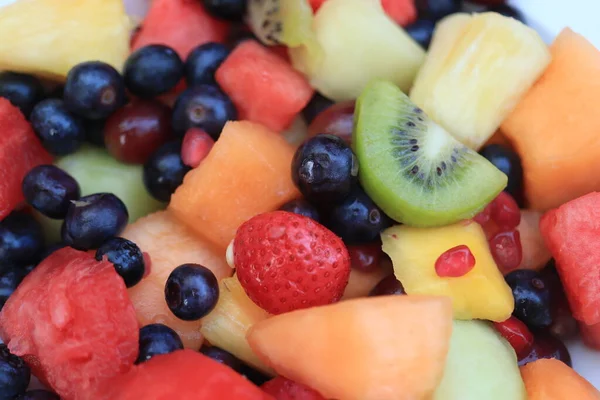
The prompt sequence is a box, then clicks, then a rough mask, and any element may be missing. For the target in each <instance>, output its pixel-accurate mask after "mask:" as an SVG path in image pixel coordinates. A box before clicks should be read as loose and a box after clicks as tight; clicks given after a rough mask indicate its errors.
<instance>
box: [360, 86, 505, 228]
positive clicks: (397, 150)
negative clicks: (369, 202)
mask: <svg viewBox="0 0 600 400" xmlns="http://www.w3.org/2000/svg"><path fill="white" fill-rule="evenodd" d="M354 124H355V125H354V132H353V137H352V145H353V148H354V151H355V153H356V156H357V158H358V161H359V165H360V172H359V179H360V181H361V183H362V185H363V187H364V189H365V190H366V192H367V193H368V194H369V196H371V198H372V199H373V201H375V203H377V205H378V206H379V207H381V209H382V210H383V211H385V213H386V214H387V215H389V216H390V217H392V218H393V219H395V220H396V221H398V222H402V223H405V224H407V225H412V226H417V227H429V226H441V225H448V224H451V223H454V222H457V221H459V220H462V219H467V218H471V217H473V216H474V215H475V214H477V213H478V212H479V211H481V210H482V209H483V208H484V207H485V205H486V204H488V203H489V202H490V201H491V200H492V199H494V197H496V196H497V195H498V194H499V193H500V192H501V191H502V189H504V187H505V186H506V183H507V177H506V175H504V174H503V173H502V172H501V171H500V170H498V169H497V168H496V167H495V166H494V165H492V164H491V163H490V162H489V161H487V160H486V159H485V158H483V157H482V156H480V155H479V154H477V153H476V152H475V151H473V150H471V149H469V148H468V147H466V146H465V145H463V144H462V143H460V142H459V141H457V140H456V139H454V138H453V137H452V136H451V135H450V134H449V133H448V132H446V131H445V130H444V129H443V128H442V127H441V126H439V125H437V124H436V123H435V122H433V121H432V120H431V119H429V117H427V115H425V113H424V112H423V111H422V110H421V109H420V108H418V107H417V106H416V105H414V104H413V103H412V102H411V101H410V99H409V98H408V96H406V95H405V94H404V93H403V92H402V91H401V90H400V89H399V88H398V87H397V86H395V85H394V84H393V83H390V82H386V81H374V82H371V83H370V84H369V85H367V87H366V88H365V89H364V91H363V92H362V93H361V95H360V97H359V98H358V100H357V102H356V108H355V112H354Z"/></svg>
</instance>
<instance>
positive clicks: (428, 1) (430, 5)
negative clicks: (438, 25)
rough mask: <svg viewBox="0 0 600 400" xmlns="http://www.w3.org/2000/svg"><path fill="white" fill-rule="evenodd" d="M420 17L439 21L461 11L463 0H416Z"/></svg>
mask: <svg viewBox="0 0 600 400" xmlns="http://www.w3.org/2000/svg"><path fill="white" fill-rule="evenodd" d="M415 5H416V6H417V12H418V13H419V17H425V18H427V19H431V20H434V21H437V20H439V19H441V18H444V17H445V16H446V15H449V14H453V13H456V12H459V11H460V8H461V0H416V1H415Z"/></svg>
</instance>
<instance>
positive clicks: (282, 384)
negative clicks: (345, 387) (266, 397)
mask: <svg viewBox="0 0 600 400" xmlns="http://www.w3.org/2000/svg"><path fill="white" fill-rule="evenodd" d="M261 388H262V390H264V391H265V392H266V393H268V394H270V395H271V396H273V397H274V398H275V400H325V397H323V396H321V395H320V394H319V393H318V392H317V391H316V390H314V389H311V388H309V387H307V386H304V385H302V384H301V383H298V382H294V381H291V380H289V379H287V378H284V377H283V376H277V377H275V378H273V379H271V380H270V381H268V382H266V383H263V385H262V386H261Z"/></svg>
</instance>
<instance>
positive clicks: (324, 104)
mask: <svg viewBox="0 0 600 400" xmlns="http://www.w3.org/2000/svg"><path fill="white" fill-rule="evenodd" d="M334 104H335V103H334V102H333V100H329V99H328V98H327V97H325V96H323V95H322V94H320V93H315V94H314V95H313V97H312V98H311V99H310V101H309V102H308V104H307V105H306V107H304V109H303V110H302V116H303V117H304V120H305V121H306V123H307V124H310V123H311V122H312V121H313V120H314V119H315V118H316V117H317V115H319V114H320V113H322V112H323V111H325V110H326V109H328V108H329V107H331V106H332V105H334Z"/></svg>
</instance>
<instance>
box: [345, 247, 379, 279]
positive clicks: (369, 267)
mask: <svg viewBox="0 0 600 400" xmlns="http://www.w3.org/2000/svg"><path fill="white" fill-rule="evenodd" d="M381 253H382V251H381V243H371V244H363V245H357V246H348V254H349V255H350V261H351V262H352V268H354V269H357V270H359V271H362V272H373V271H376V270H377V268H379V265H380V263H381Z"/></svg>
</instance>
